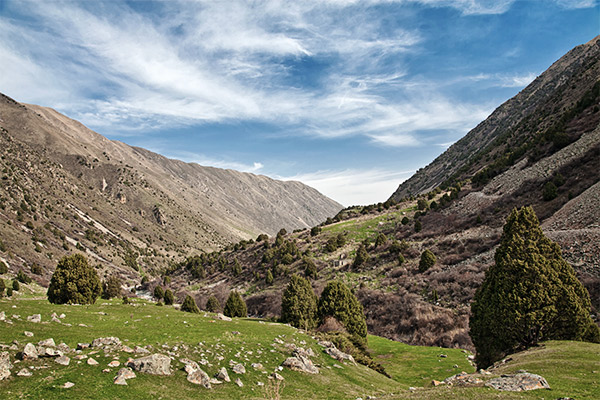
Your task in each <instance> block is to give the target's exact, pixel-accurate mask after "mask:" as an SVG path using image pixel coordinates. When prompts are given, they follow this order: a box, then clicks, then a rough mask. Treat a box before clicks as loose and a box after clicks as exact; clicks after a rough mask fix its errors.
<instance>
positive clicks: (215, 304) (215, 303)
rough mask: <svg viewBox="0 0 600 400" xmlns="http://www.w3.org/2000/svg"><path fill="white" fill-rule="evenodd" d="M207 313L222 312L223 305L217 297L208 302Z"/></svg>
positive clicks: (212, 297) (209, 299)
mask: <svg viewBox="0 0 600 400" xmlns="http://www.w3.org/2000/svg"><path fill="white" fill-rule="evenodd" d="M206 311H208V312H221V303H219V300H218V299H217V298H216V297H215V296H212V295H211V296H210V297H209V298H208V300H207V302H206Z"/></svg>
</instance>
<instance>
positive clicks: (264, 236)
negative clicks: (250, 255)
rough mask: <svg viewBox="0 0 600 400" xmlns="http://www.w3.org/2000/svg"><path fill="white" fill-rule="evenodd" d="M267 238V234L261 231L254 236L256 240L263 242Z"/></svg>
mask: <svg viewBox="0 0 600 400" xmlns="http://www.w3.org/2000/svg"><path fill="white" fill-rule="evenodd" d="M267 240H269V237H268V236H267V235H265V234H264V233H261V234H260V235H258V236H257V237H256V242H264V241H267Z"/></svg>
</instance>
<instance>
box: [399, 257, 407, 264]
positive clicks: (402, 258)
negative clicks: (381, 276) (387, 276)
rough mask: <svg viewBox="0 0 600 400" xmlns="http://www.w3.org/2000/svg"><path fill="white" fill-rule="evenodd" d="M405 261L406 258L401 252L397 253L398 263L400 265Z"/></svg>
mask: <svg viewBox="0 0 600 400" xmlns="http://www.w3.org/2000/svg"><path fill="white" fill-rule="evenodd" d="M405 262H406V259H405V258H404V256H403V255H402V254H398V265H402V264H404V263H405Z"/></svg>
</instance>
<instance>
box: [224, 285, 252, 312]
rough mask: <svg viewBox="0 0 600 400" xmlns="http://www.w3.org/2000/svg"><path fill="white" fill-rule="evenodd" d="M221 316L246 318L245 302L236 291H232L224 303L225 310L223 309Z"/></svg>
mask: <svg viewBox="0 0 600 400" xmlns="http://www.w3.org/2000/svg"><path fill="white" fill-rule="evenodd" d="M223 314H225V315H226V316H228V317H231V318H233V317H247V316H248V308H247V307H246V302H245V301H244V299H242V296H241V295H240V294H239V293H238V292H237V291H235V290H232V291H231V293H229V297H228V298H227V301H226V302H225V308H223Z"/></svg>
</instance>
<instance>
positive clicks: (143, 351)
mask: <svg viewBox="0 0 600 400" xmlns="http://www.w3.org/2000/svg"><path fill="white" fill-rule="evenodd" d="M133 352H134V353H135V354H150V350H148V349H145V348H143V347H140V346H135V347H134V348H133Z"/></svg>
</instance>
